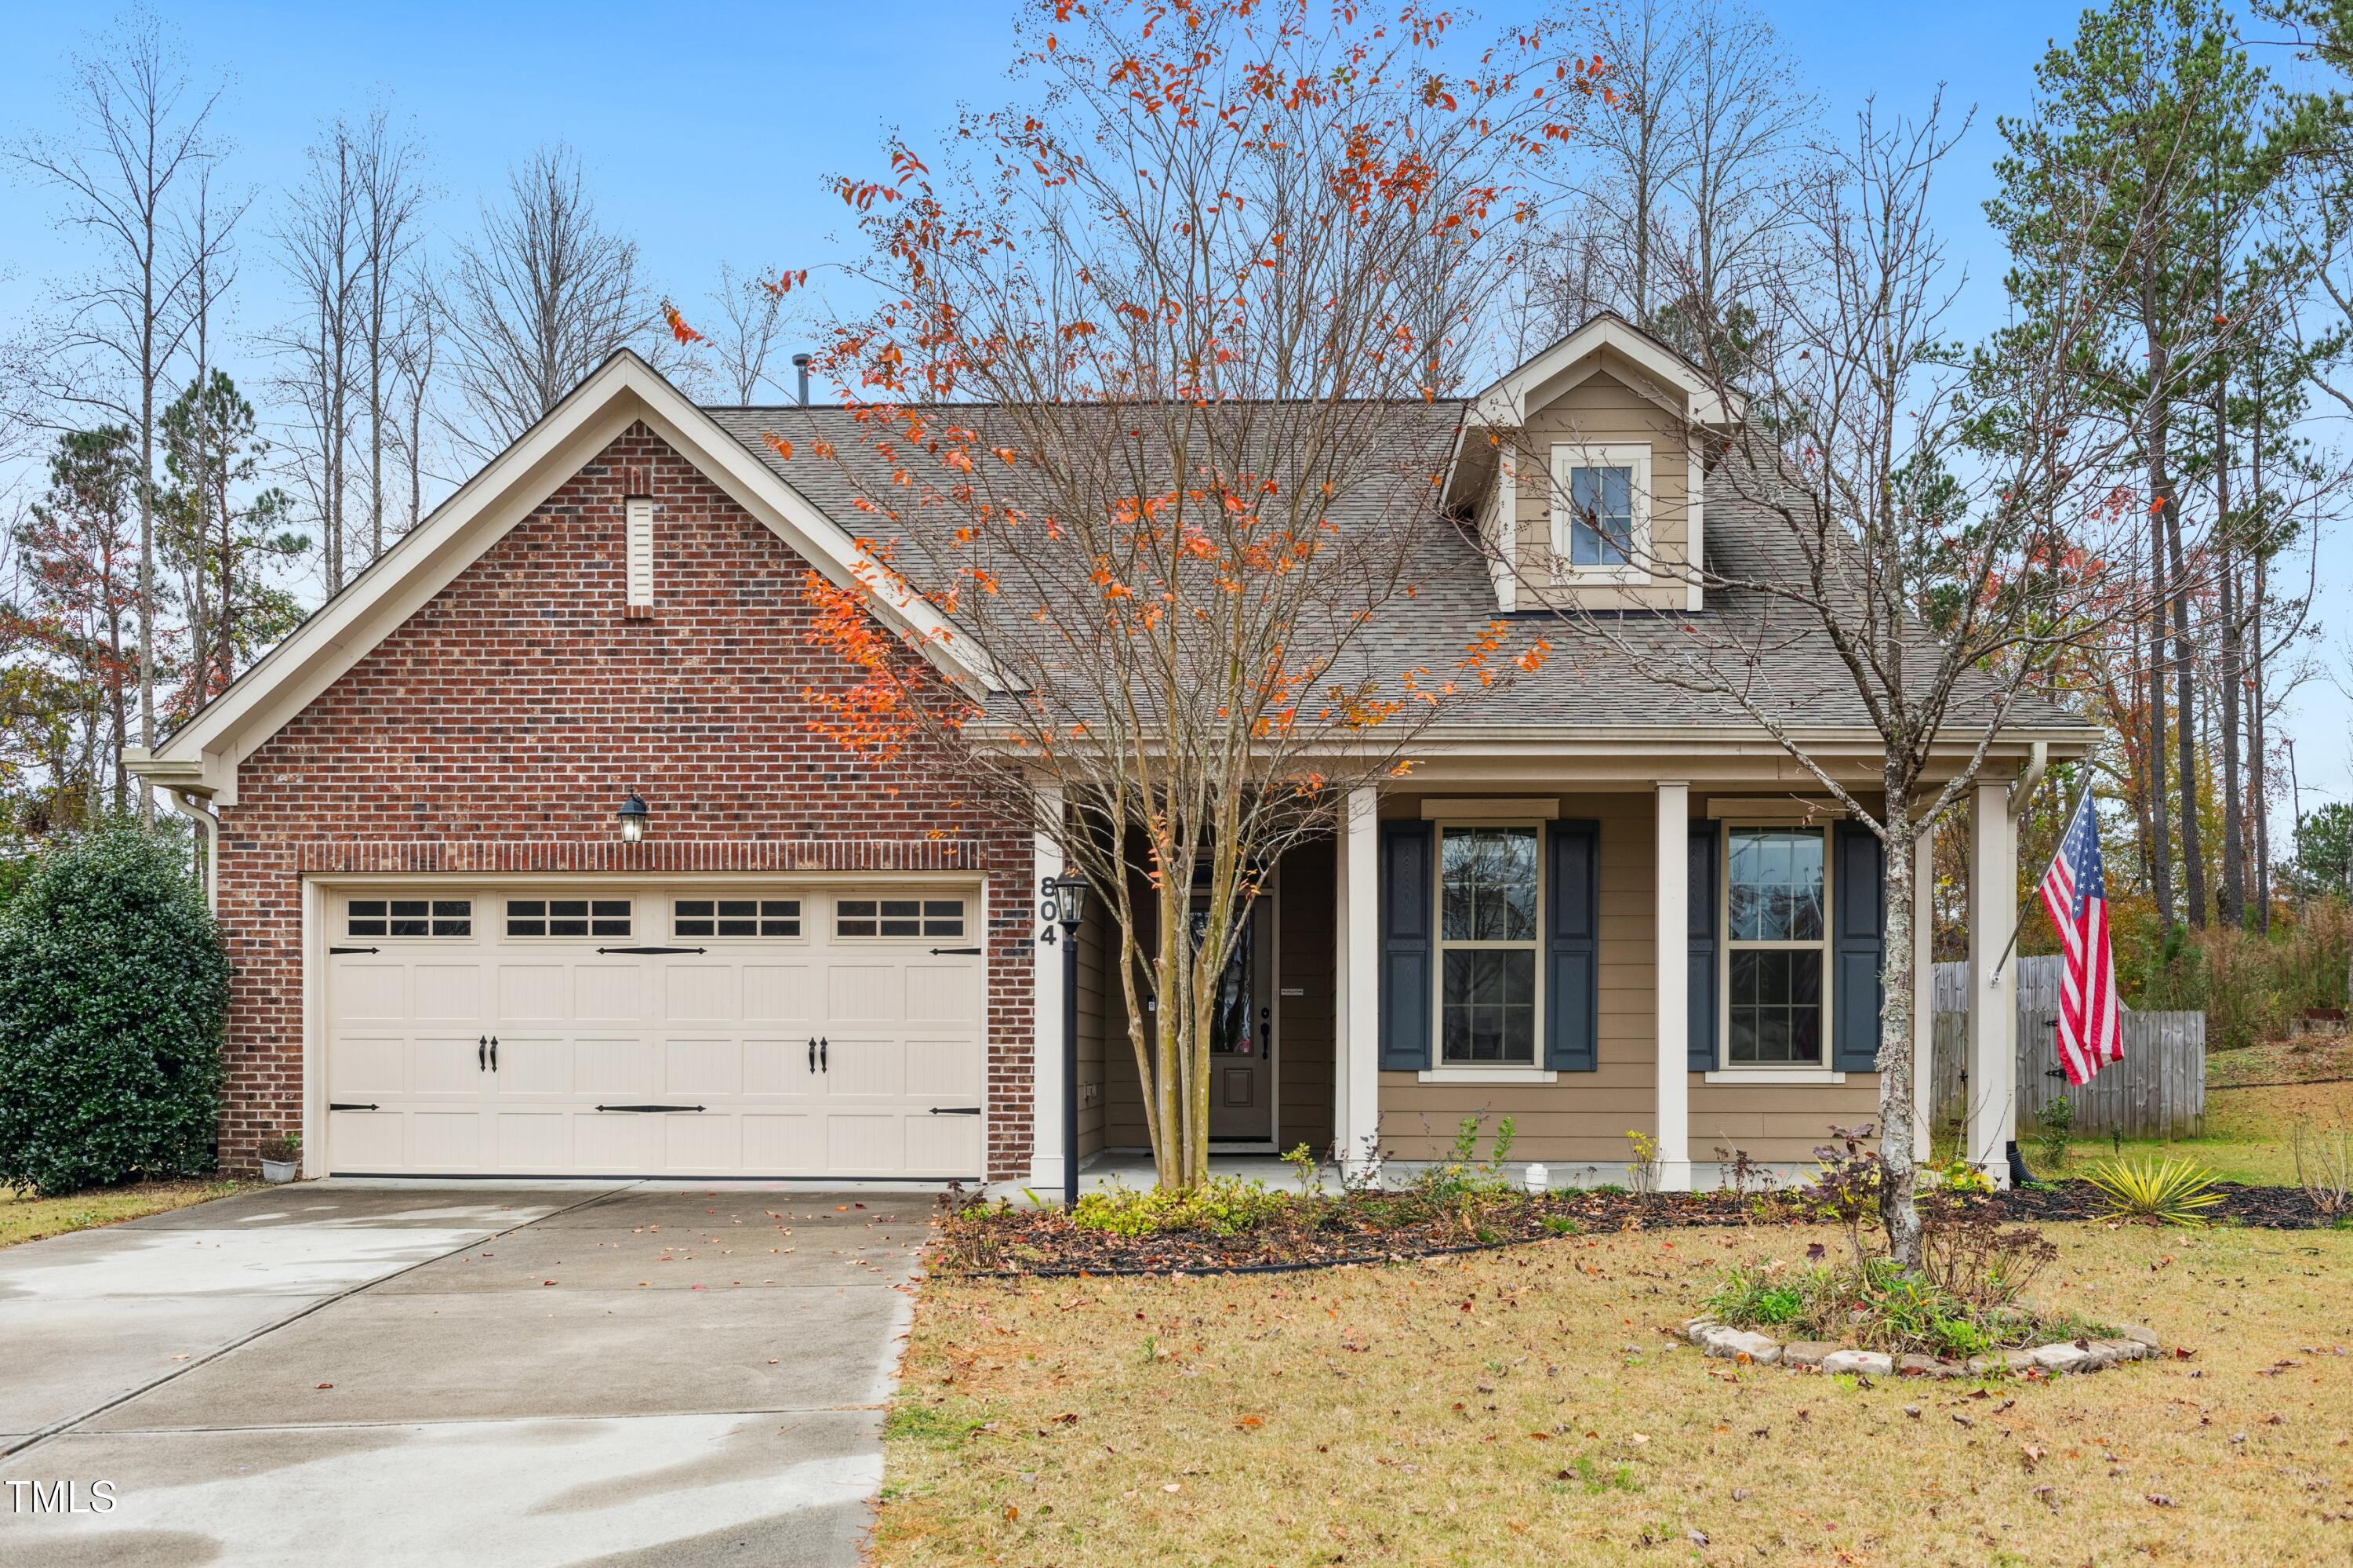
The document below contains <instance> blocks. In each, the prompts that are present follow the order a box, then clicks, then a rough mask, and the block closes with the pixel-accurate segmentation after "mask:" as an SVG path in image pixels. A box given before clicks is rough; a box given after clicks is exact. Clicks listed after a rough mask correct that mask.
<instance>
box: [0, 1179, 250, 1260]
mask: <svg viewBox="0 0 2353 1568" xmlns="http://www.w3.org/2000/svg"><path fill="white" fill-rule="evenodd" d="M237 1187H238V1183H237V1182H236V1181H142V1182H141V1183H139V1184H138V1185H136V1186H132V1187H99V1188H93V1189H92V1190H90V1192H69V1193H68V1194H67V1195H66V1196H64V1197H62V1198H36V1197H34V1196H32V1195H31V1194H30V1193H26V1192H10V1191H9V1190H7V1189H6V1188H5V1187H0V1246H14V1245H16V1244H17V1243H18V1242H28V1241H39V1240H40V1239H41V1238H42V1237H43V1236H57V1235H63V1234H66V1233H67V1232H68V1231H86V1230H89V1229H90V1228H91V1227H92V1226H95V1225H114V1224H121V1223H122V1222H123V1221H125V1220H136V1219H140V1218H142V1217H143V1216H145V1215H148V1214H160V1213H164V1211H165V1210H167V1209H185V1208H186V1207H187V1206H188V1205H189V1204H191V1203H205V1202H211V1201H212V1200H213V1199H215V1198H226V1197H227V1196H228V1195H229V1194H230V1193H231V1192H236V1191H237Z"/></svg>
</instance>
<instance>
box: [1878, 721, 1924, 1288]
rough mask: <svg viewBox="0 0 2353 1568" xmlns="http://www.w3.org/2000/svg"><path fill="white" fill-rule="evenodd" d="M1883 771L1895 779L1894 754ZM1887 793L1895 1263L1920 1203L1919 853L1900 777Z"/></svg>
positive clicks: (1914, 1261) (1888, 1151)
mask: <svg viewBox="0 0 2353 1568" xmlns="http://www.w3.org/2000/svg"><path fill="white" fill-rule="evenodd" d="M1886 777H1887V778H1888V779H1890V780H1891V781H1894V780H1897V779H1900V773H1899V769H1898V765H1897V764H1896V763H1895V762H1894V760H1893V759H1891V760H1890V761H1889V762H1888V765H1887V768H1886ZM1887 798H1888V808H1887V812H1886V817H1887V909H1886V941H1887V948H1886V952H1885V954H1884V956H1883V959H1881V963H1880V971H1879V973H1880V982H1881V985H1882V986H1883V989H1884V990H1885V991H1886V995H1887V1001H1886V1005H1885V1006H1884V1007H1883V1009H1882V1010H1881V1012H1880V1015H1879V1159H1880V1163H1881V1165H1882V1166H1883V1177H1882V1180H1881V1181H1880V1186H1879V1217H1880V1222H1881V1224H1883V1226H1884V1227H1885V1229H1886V1231H1887V1248H1888V1253H1889V1255H1890V1256H1891V1257H1893V1258H1894V1262H1895V1265H1896V1266H1897V1267H1899V1268H1903V1269H1906V1270H1910V1269H1915V1268H1917V1267H1919V1266H1920V1211H1919V1207H1918V1205H1917V1203H1916V1202H1915V1196H1916V1189H1917V1185H1918V1181H1919V1172H1918V1171H1917V1170H1916V1169H1915V1166H1914V1163H1913V1158H1912V1134H1913V1120H1914V1117H1915V1107H1914V1105H1913V1091H1912V1074H1913V1068H1914V1062H1913V1054H1912V1053H1913V1041H1912V1022H1913V1020H1912V1015H1913V1009H1914V1006H1915V1001H1916V998H1917V995H1918V991H1919V986H1918V976H1917V975H1916V974H1915V968H1914V962H1913V959H1914V952H1915V948H1914V943H1913V939H1912V938H1913V929H1914V925H1915V921H1916V920H1917V918H1918V916H1919V910H1918V896H1919V888H1918V887H1917V886H1916V885H1915V879H1914V875H1913V874H1914V872H1915V869H1916V868H1917V866H1918V864H1919V856H1918V853H1917V851H1916V849H1915V844H1914V832H1915V830H1914V827H1913V824H1912V821H1911V818H1910V816H1909V814H1908V813H1907V812H1906V811H1905V809H1904V807H1903V806H1902V805H1901V804H1900V802H1901V801H1902V800H1903V789H1902V786H1901V784H1900V783H1895V782H1891V784H1890V786H1889V789H1888V792H1887Z"/></svg>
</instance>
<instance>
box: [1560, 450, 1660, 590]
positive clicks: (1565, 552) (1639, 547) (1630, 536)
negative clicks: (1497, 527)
mask: <svg viewBox="0 0 2353 1568" xmlns="http://www.w3.org/2000/svg"><path fill="white" fill-rule="evenodd" d="M1552 467H1553V503H1552V514H1553V528H1552V535H1553V537H1552V549H1553V556H1554V557H1555V559H1556V560H1557V561H1558V562H1559V565H1560V568H1561V570H1562V571H1563V572H1564V573H1566V574H1567V575H1570V576H1574V575H1576V574H1577V573H1580V572H1595V573H1605V574H1609V575H1614V576H1625V575H1627V574H1630V573H1634V572H1638V571H1641V570H1642V569H1643V567H1642V565H1641V563H1642V562H1643V561H1644V559H1645V558H1646V557H1647V556H1648V555H1649V553H1650V531H1651V528H1650V493H1651V449H1650V448H1649V447H1647V446H1624V445H1615V446H1595V445H1591V444H1585V443H1579V444H1563V445H1560V446H1556V447H1555V448H1553V450H1552Z"/></svg>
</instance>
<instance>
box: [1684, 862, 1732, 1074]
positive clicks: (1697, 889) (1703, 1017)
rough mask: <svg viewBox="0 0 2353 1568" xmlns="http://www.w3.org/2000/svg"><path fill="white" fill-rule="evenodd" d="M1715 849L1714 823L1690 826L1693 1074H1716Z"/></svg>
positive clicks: (1718, 901) (1690, 1043)
mask: <svg viewBox="0 0 2353 1568" xmlns="http://www.w3.org/2000/svg"><path fill="white" fill-rule="evenodd" d="M1715 846H1716V831H1715V823H1714V822H1694V823H1693V824H1692V825H1691V892H1690V895H1689V896H1690V898H1691V905H1690V912H1689V914H1688V916H1686V920H1685V924H1686V926H1687V927H1688V929H1689V931H1690V934H1691V941H1690V959H1689V962H1690V964H1691V972H1690V975H1689V978H1688V985H1689V990H1690V992H1691V1018H1690V1022H1687V1023H1686V1024H1685V1025H1684V1028H1685V1029H1686V1030H1688V1031H1689V1033H1688V1034H1687V1035H1686V1036H1685V1044H1686V1046H1687V1051H1686V1054H1687V1056H1688V1057H1689V1061H1690V1066H1691V1070H1692V1071H1693V1072H1694V1073H1709V1072H1714V1071H1715V1020H1716V1015H1717V1013H1718V1012H1720V1011H1721V1010H1720V1009H1719V1008H1718V1007H1717V1006H1716V997H1715V985H1716V973H1717V965H1716V959H1715V922H1716V918H1717V911H1718V910H1719V909H1720V908H1721V907H1722V905H1723V901H1722V900H1721V899H1720V898H1718V897H1717V896H1716V868H1717V867H1718V866H1719V865H1721V864H1722V863H1723V862H1722V860H1721V858H1720V857H1719V856H1718V855H1717V854H1716V849H1715Z"/></svg>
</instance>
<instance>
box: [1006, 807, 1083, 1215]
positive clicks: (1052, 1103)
mask: <svg viewBox="0 0 2353 1568" xmlns="http://www.w3.org/2000/svg"><path fill="white" fill-rule="evenodd" d="M1060 807H1061V791H1060V790H1059V789H1050V790H1041V791H1040V793H1039V811H1040V813H1042V814H1044V815H1049V816H1052V817H1055V818H1057V819H1059V818H1060V814H1061V811H1060ZM1061 874H1062V849H1061V845H1060V844H1059V843H1057V842H1055V840H1054V838H1053V836H1052V835H1051V834H1050V833H1046V832H1039V833H1036V834H1035V835H1033V837H1032V838H1031V840H1030V849H1029V893H1030V895H1031V897H1032V899H1033V900H1034V898H1035V897H1036V896H1037V888H1038V884H1039V880H1040V879H1041V878H1044V877H1049V876H1060V875H1061ZM1025 913H1026V914H1027V915H1028V916H1029V921H1030V926H1031V928H1032V930H1033V932H1035V931H1039V930H1043V929H1044V928H1045V927H1044V924H1043V922H1041V921H1039V919H1038V918H1037V914H1038V912H1037V910H1036V908H1035V907H1033V906H1025ZM1092 913H1094V914H1095V915H1096V916H1097V917H1098V918H1100V917H1101V914H1102V905H1101V903H1100V902H1099V901H1098V902H1097V905H1096V908H1095V910H1094V911H1092ZM1090 935H1092V933H1090ZM1030 951H1031V953H1032V955H1033V956H1034V957H1035V958H1036V959H1037V961H1036V962H1035V963H1033V964H1032V965H1030V981H1029V983H1030V997H1029V1107H1030V1112H1031V1120H1030V1132H1029V1181H1030V1184H1031V1185H1032V1186H1035V1187H1037V1188H1039V1190H1040V1191H1043V1190H1045V1189H1047V1188H1051V1189H1053V1190H1054V1191H1056V1192H1060V1190H1061V1186H1062V967H1063V966H1064V965H1065V964H1068V963H1069V962H1070V961H1071V945H1070V944H1069V943H1068V942H1063V941H1060V940H1058V941H1057V942H1056V943H1055V944H1054V946H1052V947H1050V948H1048V947H1036V948H1031V949H1030Z"/></svg>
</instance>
